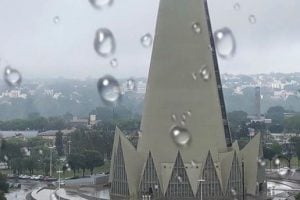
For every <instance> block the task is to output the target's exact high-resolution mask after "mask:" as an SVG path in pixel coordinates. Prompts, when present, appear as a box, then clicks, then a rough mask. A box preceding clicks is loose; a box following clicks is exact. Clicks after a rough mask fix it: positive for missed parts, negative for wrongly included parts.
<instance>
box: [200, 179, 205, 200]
mask: <svg viewBox="0 0 300 200" xmlns="http://www.w3.org/2000/svg"><path fill="white" fill-rule="evenodd" d="M198 182H199V183H200V195H201V196H200V200H202V199H203V188H202V186H203V185H202V184H203V183H204V182H205V180H204V179H199V180H198Z"/></svg>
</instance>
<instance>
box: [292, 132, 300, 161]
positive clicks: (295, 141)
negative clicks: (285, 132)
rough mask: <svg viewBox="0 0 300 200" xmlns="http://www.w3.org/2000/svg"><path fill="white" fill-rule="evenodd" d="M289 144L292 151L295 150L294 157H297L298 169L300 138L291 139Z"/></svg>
mask: <svg viewBox="0 0 300 200" xmlns="http://www.w3.org/2000/svg"><path fill="white" fill-rule="evenodd" d="M291 142H292V144H293V146H294V150H295V152H296V155H297V159H298V167H299V164H300V137H292V138H291Z"/></svg>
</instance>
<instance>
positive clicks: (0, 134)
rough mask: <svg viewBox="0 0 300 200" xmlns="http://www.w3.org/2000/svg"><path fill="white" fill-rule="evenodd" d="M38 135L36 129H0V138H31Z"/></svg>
mask: <svg viewBox="0 0 300 200" xmlns="http://www.w3.org/2000/svg"><path fill="white" fill-rule="evenodd" d="M37 135H38V131H0V138H15V137H18V138H32V137H36V136H37Z"/></svg>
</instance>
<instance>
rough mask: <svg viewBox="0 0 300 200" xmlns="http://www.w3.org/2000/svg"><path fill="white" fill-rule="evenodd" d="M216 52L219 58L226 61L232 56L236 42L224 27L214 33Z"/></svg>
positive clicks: (230, 32) (229, 31)
mask: <svg viewBox="0 0 300 200" xmlns="http://www.w3.org/2000/svg"><path fill="white" fill-rule="evenodd" d="M214 40H215V45H216V50H217V53H218V55H219V56H220V57H221V58H224V59H228V58H231V57H233V56H234V54H235V51H236V42H235V38H234V35H233V33H232V31H231V30H230V29H229V28H227V27H225V28H222V29H219V30H217V31H216V32H215V33H214Z"/></svg>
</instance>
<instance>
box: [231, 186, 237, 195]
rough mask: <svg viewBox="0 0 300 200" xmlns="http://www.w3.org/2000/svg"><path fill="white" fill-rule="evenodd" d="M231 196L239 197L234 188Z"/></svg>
mask: <svg viewBox="0 0 300 200" xmlns="http://www.w3.org/2000/svg"><path fill="white" fill-rule="evenodd" d="M230 191H231V195H232V196H236V195H237V192H236V190H235V189H234V188H231V190H230Z"/></svg>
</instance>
